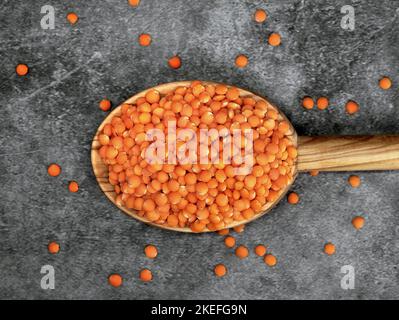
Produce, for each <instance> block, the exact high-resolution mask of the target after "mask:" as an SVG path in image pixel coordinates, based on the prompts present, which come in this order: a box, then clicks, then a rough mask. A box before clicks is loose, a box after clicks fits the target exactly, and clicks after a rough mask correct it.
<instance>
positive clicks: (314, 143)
mask: <svg viewBox="0 0 399 320" xmlns="http://www.w3.org/2000/svg"><path fill="white" fill-rule="evenodd" d="M398 169H399V135H397V136H395V135H392V136H336V137H327V136H325V137H324V136H323V137H298V171H310V170H319V171H364V170H398Z"/></svg>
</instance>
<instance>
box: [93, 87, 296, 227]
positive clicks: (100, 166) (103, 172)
mask: <svg viewBox="0 0 399 320" xmlns="http://www.w3.org/2000/svg"><path fill="white" fill-rule="evenodd" d="M202 82H203V83H205V84H213V85H217V84H218V83H215V82H208V81H202ZM190 83H191V81H179V82H171V83H166V84H161V85H158V86H156V87H153V88H149V89H147V90H144V91H142V92H140V93H138V94H136V95H134V96H132V97H131V98H129V99H128V100H126V101H125V102H124V103H127V104H134V103H135V101H136V100H137V99H138V98H140V97H143V96H145V94H146V93H147V92H148V91H149V90H154V89H155V90H158V91H159V92H160V93H161V94H165V93H167V92H170V91H172V90H174V89H175V88H177V87H178V86H189V85H190ZM238 89H239V90H240V95H241V96H253V97H254V98H255V100H257V101H258V100H264V101H265V102H266V103H267V104H268V107H269V108H272V109H275V110H277V111H278V112H279V120H286V121H287V122H288V123H289V125H290V130H289V132H288V134H287V135H288V136H290V138H291V139H292V141H293V143H294V145H295V146H297V134H296V132H295V129H294V127H293V126H292V124H291V122H290V121H289V120H288V119H287V118H286V116H285V115H284V114H283V113H282V112H281V111H280V110H279V109H278V108H277V107H276V106H274V105H273V104H271V103H270V102H269V101H268V100H267V99H265V98H263V97H261V96H259V95H256V94H254V93H252V92H250V91H247V90H244V89H241V88H238ZM120 112H121V111H120V106H118V107H117V108H115V109H114V110H113V111H112V112H111V113H110V114H109V115H108V116H107V117H106V118H105V119H104V121H103V122H102V123H101V125H100V126H99V127H98V129H97V132H96V134H95V136H94V138H93V142H92V146H91V163H92V166H93V171H94V174H95V176H96V179H97V182H98V184H99V186H100V188H101V190H102V191H103V192H104V193H105V195H106V196H107V197H108V199H109V200H111V201H112V202H113V203H114V204H115V205H116V206H117V207H118V208H119V209H121V210H122V211H123V212H125V213H126V214H128V215H129V216H131V217H133V218H135V219H138V220H140V221H142V222H145V223H147V224H150V225H152V226H155V227H159V228H163V229H168V230H173V231H179V232H192V230H191V229H190V228H174V227H169V226H167V225H160V224H156V223H152V222H150V221H148V220H147V219H145V218H143V217H141V216H139V215H138V214H137V213H136V211H135V210H131V209H128V208H126V207H124V206H122V205H120V204H118V203H116V202H115V198H116V194H115V192H114V187H113V186H112V185H111V184H110V183H109V182H108V167H107V166H106V165H105V164H104V163H103V161H102V159H101V157H100V155H99V152H98V150H99V148H100V147H101V146H100V143H99V142H98V134H99V133H100V132H101V130H102V129H103V128H104V126H105V124H107V123H110V122H111V120H112V118H113V117H114V116H117V115H119V114H120ZM292 173H293V179H292V181H290V182H289V183H288V185H287V187H286V188H285V189H283V190H281V191H280V194H279V196H278V198H277V200H276V201H275V202H273V203H268V204H266V206H265V207H264V208H263V210H262V212H260V213H258V214H256V215H255V216H254V217H253V218H251V219H249V220H244V221H235V222H233V223H232V224H230V225H228V226H226V228H232V227H235V226H238V225H241V224H244V223H248V222H250V221H252V220H255V219H257V218H260V217H261V216H263V215H264V214H266V213H267V212H269V211H270V210H271V209H272V208H273V207H274V206H275V205H276V204H277V203H278V202H279V201H280V200H281V198H283V197H284V195H285V194H286V193H287V191H288V190H289V188H290V187H291V185H292V183H293V182H294V180H295V178H296V174H297V168H296V166H294V167H293V172H292ZM209 231H210V230H208V229H205V230H204V232H209Z"/></svg>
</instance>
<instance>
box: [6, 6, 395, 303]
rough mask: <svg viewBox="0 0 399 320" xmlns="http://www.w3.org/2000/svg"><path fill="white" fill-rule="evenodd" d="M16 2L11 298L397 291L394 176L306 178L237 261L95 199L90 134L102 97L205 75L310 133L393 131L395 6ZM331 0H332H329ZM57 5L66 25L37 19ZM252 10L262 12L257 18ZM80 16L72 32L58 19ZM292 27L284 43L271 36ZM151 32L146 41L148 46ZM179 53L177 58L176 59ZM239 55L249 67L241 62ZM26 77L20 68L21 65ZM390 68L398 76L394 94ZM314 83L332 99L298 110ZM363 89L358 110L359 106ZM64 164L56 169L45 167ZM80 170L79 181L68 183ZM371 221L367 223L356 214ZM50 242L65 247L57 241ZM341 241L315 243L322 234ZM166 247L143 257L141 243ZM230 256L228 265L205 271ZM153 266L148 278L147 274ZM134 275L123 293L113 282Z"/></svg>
mask: <svg viewBox="0 0 399 320" xmlns="http://www.w3.org/2000/svg"><path fill="white" fill-rule="evenodd" d="M141 2H142V3H141V5H140V6H139V7H138V8H136V9H135V8H132V7H130V6H129V5H128V4H127V1H125V0H107V1H94V0H89V1H55V0H52V1H47V0H46V1H45V0H43V1H38V0H36V1H25V2H22V1H13V0H3V1H1V3H0V16H1V19H0V44H1V46H0V61H1V67H0V111H1V112H0V181H1V183H0V274H1V276H2V281H1V282H0V298H3V299H4V298H24V299H31V298H41V299H59V298H71V299H76V298H89V299H92V298H113V299H114V298H115V299H117V298H121V299H143V298H145V299H146V298H166V299H170V298H178V299H179V298H182V299H187V298H192V299H197V298H213V299H219V298H234V299H242V298H247V299H280V298H288V299H296V298H308V299H309V298H321V299H327V298H337V299H344V298H348V299H366V298H371V299H380V298H388V299H392V298H398V296H399V274H398V262H399V242H398V233H399V214H398V211H399V202H398V200H399V191H398V182H399V172H384V173H377V172H370V173H360V176H361V178H362V185H361V187H360V188H358V189H352V188H350V187H349V186H348V184H347V182H346V179H347V177H348V174H345V173H337V174H335V173H328V174H320V175H319V176H317V177H310V176H309V175H307V174H303V175H300V176H299V177H298V179H297V181H296V182H295V185H294V187H293V189H294V190H295V191H297V192H298V193H299V194H300V196H301V202H300V204H299V205H297V206H291V205H289V204H287V203H286V201H285V200H283V201H282V202H281V203H280V204H279V205H278V207H277V208H275V209H274V210H273V211H272V213H271V214H269V215H268V216H265V217H263V218H261V219H259V220H257V221H255V222H253V223H251V224H250V225H248V226H247V228H246V230H245V232H244V233H242V234H239V235H237V241H238V243H240V244H245V245H247V246H248V247H249V248H250V249H251V255H250V257H249V258H248V259H246V260H244V261H239V260H238V259H237V258H236V257H235V256H234V255H233V252H232V250H228V249H227V248H225V246H224V244H223V241H222V237H220V236H218V235H215V234H203V235H190V234H180V233H172V232H168V231H162V230H159V229H156V228H152V227H149V226H146V225H144V224H142V223H139V222H137V221H135V220H133V219H131V218H129V217H127V216H126V215H124V214H122V213H121V212H120V211H118V209H116V208H115V207H114V206H113V205H112V203H110V202H109V201H108V200H107V199H106V197H105V196H104V195H103V194H102V192H101V191H100V189H99V187H98V186H97V184H96V181H95V178H94V177H93V174H92V169H91V165H90V153H89V150H90V143H91V139H92V137H93V135H94V133H95V130H96V128H97V126H98V125H99V124H100V123H101V121H102V119H103V118H104V117H105V115H106V114H105V113H103V112H101V111H100V110H99V109H98V101H99V100H101V99H102V98H103V97H107V98H109V99H111V100H112V101H113V103H114V105H117V104H119V103H120V102H122V101H124V100H125V99H126V98H128V97H129V96H131V95H132V94H134V93H136V92H138V91H140V90H143V89H145V88H147V87H151V86H154V85H156V84H159V83H164V82H169V81H174V80H183V79H194V78H198V79H205V80H214V81H220V82H226V83H231V84H235V85H238V86H241V87H243V88H247V89H250V90H252V91H255V92H258V93H260V94H263V95H266V96H268V97H270V99H271V100H272V101H274V102H275V103H276V104H277V105H278V106H280V108H281V109H282V110H283V111H284V112H285V113H286V115H287V116H288V117H289V118H290V119H291V120H292V122H293V124H294V126H295V127H296V128H297V130H298V133H299V134H301V135H322V134H371V133H375V134H376V133H379V134H383V133H399V114H398V110H399V98H398V89H397V88H398V83H399V78H398V70H399V27H398V25H399V17H398V15H399V11H398V7H399V1H371V0H369V1H281V0H270V1H238V0H237V1H232V0H225V1H221V0H217V1H214V0H209V1H187V0H178V1H176V0H162V1H153V0H142V1H141ZM321 3H322V4H321ZM349 3H352V4H353V6H354V7H355V13H356V29H355V31H353V32H349V31H345V30H343V29H341V28H340V20H341V17H342V15H341V13H340V8H341V6H342V5H344V4H349ZM45 4H51V5H53V6H54V7H55V9H56V28H55V30H42V29H41V28H40V18H41V14H40V7H41V6H42V5H45ZM256 8H264V9H266V11H267V12H268V15H269V17H268V20H267V21H266V23H264V24H262V25H260V24H256V23H254V22H253V20H252V16H253V13H254V11H255V9H256ZM69 11H74V12H76V13H77V14H78V15H79V18H80V20H79V22H78V23H77V25H75V26H73V27H71V26H70V25H69V24H68V23H67V21H66V19H65V15H66V13H67V12H69ZM272 31H277V32H279V33H280V34H281V35H282V45H281V46H280V47H275V48H273V47H270V46H268V45H267V43H266V39H267V36H268V34H269V33H270V32H272ZM142 32H147V33H150V34H151V35H152V38H153V43H152V45H151V46H150V47H147V48H142V47H140V46H139V45H138V44H137V37H138V35H139V34H140V33H142ZM176 53H177V54H179V55H180V56H181V58H182V61H183V65H182V67H181V68H180V69H179V70H171V69H169V68H168V66H167V63H166V61H167V58H168V57H170V56H172V55H174V54H176ZM239 53H244V54H246V55H248V57H249V61H250V62H249V65H248V67H247V68H245V69H243V70H238V69H236V68H235V67H234V58H235V56H236V55H237V54H239ZM20 62H23V63H27V64H28V65H29V66H30V73H29V75H28V76H26V77H22V78H21V77H17V76H16V75H15V72H14V68H15V65H16V64H17V63H20ZM382 75H387V76H389V77H391V79H392V80H393V88H392V89H391V90H389V91H383V90H381V89H379V87H378V79H379V78H380V77H381V76H382ZM304 95H311V96H314V97H318V96H320V95H326V96H328V97H329V98H330V101H331V107H330V108H329V109H328V110H326V111H317V110H311V111H306V110H304V109H303V108H302V107H300V99H301V97H302V96H304ZM348 99H354V100H356V101H357V102H358V103H359V104H360V112H359V113H358V114H356V115H354V116H351V117H350V116H348V115H346V114H345V112H344V103H345V102H346V101H347V100H348ZM51 162H57V163H59V164H60V165H61V166H62V168H63V171H62V174H61V176H60V177H58V178H51V177H49V176H48V175H47V172H46V167H47V165H48V164H49V163H51ZM71 179H75V180H77V181H78V182H79V183H80V187H81V189H80V191H79V192H78V193H77V194H71V193H69V192H68V190H67V182H68V181H69V180H71ZM356 214H361V215H363V216H365V217H366V225H365V227H364V228H363V229H362V230H361V231H355V230H354V229H353V227H352V226H351V223H350V221H351V219H352V217H353V216H354V215H356ZM52 240H56V241H58V242H60V244H61V252H60V253H59V254H58V255H50V254H49V253H48V252H47V249H46V246H47V243H48V242H49V241H52ZM327 241H332V242H334V243H335V244H336V247H337V254H336V255H334V256H326V255H325V254H323V253H322V248H323V245H324V243H325V242H327ZM148 243H152V244H155V245H156V246H157V247H158V249H159V256H158V258H157V259H156V260H154V261H149V260H148V259H146V258H145V257H144V254H143V248H144V246H145V245H146V244H148ZM258 243H263V244H266V245H267V246H268V247H269V248H270V250H271V251H272V252H273V253H274V254H275V255H276V256H277V258H278V260H279V262H278V265H277V266H276V267H275V268H268V267H266V266H265V264H264V263H263V262H262V260H261V259H260V258H259V257H256V256H255V255H254V254H253V252H252V250H253V247H254V246H255V245H256V244H258ZM220 262H223V263H225V264H226V265H227V267H228V269H229V274H228V276H226V277H224V278H222V279H217V278H215V276H214V275H213V272H212V268H213V266H214V265H215V264H217V263H220ZM45 264H51V265H53V266H54V267H55V271H56V289H55V290H47V291H45V290H42V289H41V288H40V279H41V275H40V268H41V266H42V265H45ZM346 264H351V265H353V266H354V267H355V271H356V288H355V289H354V290H348V291H345V290H342V289H341V288H340V279H341V276H342V274H340V268H341V266H343V265H346ZM142 267H149V268H150V269H151V270H152V271H153V274H154V281H153V282H151V283H147V284H143V283H141V282H140V281H139V280H138V272H139V270H140V269H141V268H142ZM112 272H118V273H120V274H122V275H123V277H124V279H125V282H124V285H123V286H122V287H120V288H118V289H115V288H111V287H110V286H109V285H107V276H108V274H110V273H112Z"/></svg>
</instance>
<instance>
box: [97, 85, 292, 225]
mask: <svg viewBox="0 0 399 320" xmlns="http://www.w3.org/2000/svg"><path fill="white" fill-rule="evenodd" d="M170 121H175V122H176V124H177V132H178V131H179V130H181V129H191V130H192V131H193V132H195V133H197V137H199V131H200V130H201V129H216V130H217V131H218V132H221V130H223V129H224V130H225V129H228V130H229V132H232V131H233V130H235V129H241V132H246V130H247V132H248V129H252V130H253V131H252V132H253V159H252V160H253V167H252V169H251V170H250V173H249V174H247V175H236V174H235V170H234V169H235V168H237V167H239V166H240V164H239V163H234V161H231V163H223V161H222V160H223V159H220V161H219V162H218V163H215V164H213V162H212V163H206V164H201V163H198V164H197V163H193V164H179V163H177V164H169V163H164V164H162V163H155V164H154V163H152V164H150V163H149V162H148V161H147V160H146V159H145V156H144V154H145V152H146V150H147V148H148V147H149V145H150V143H151V142H150V141H147V139H146V133H147V132H148V131H149V130H150V129H154V128H155V129H160V130H162V132H164V133H165V137H166V139H168V134H171V133H170V132H169V131H168V123H170ZM291 134H292V130H291V127H290V124H289V123H288V121H286V120H285V119H284V118H283V117H282V116H281V115H280V114H279V112H278V111H277V110H276V109H275V108H274V107H273V106H271V105H270V104H269V103H267V102H266V101H265V100H262V99H260V98H258V97H255V96H250V95H248V96H247V95H246V96H240V91H239V90H238V89H237V88H235V87H229V86H226V85H223V84H218V85H214V84H208V83H202V82H200V81H193V82H192V83H191V84H190V85H189V86H179V87H177V88H175V89H174V90H173V91H171V92H168V93H166V94H164V95H161V94H160V92H158V91H156V90H150V91H148V92H147V93H146V94H145V96H144V97H141V98H139V99H137V101H136V102H135V104H133V105H130V104H123V105H122V106H121V107H120V112H119V114H117V115H115V116H114V117H113V118H112V120H111V121H110V122H109V123H107V124H106V125H105V126H104V128H103V130H102V131H101V132H100V134H99V136H98V138H99V142H100V144H101V148H100V149H99V154H100V156H101V158H102V159H103V161H104V163H105V164H107V165H108V169H109V182H110V184H112V185H113V186H114V189H115V192H116V195H117V196H116V202H117V203H118V204H120V205H122V206H125V207H126V208H128V209H134V210H136V211H137V213H138V214H139V215H140V216H141V217H144V218H145V219H146V220H148V221H150V222H153V223H157V224H160V225H166V226H169V227H180V228H185V227H189V228H191V230H192V231H194V232H201V231H205V230H206V229H207V230H210V231H214V230H220V229H223V228H226V227H228V226H229V225H231V224H232V223H235V222H237V221H238V222H240V221H242V222H244V221H246V220H250V219H252V218H253V217H254V216H255V215H257V214H259V213H261V212H262V210H263V209H264V208H265V206H267V204H268V203H271V202H274V201H275V200H276V199H277V198H278V196H279V195H280V194H281V193H282V192H283V191H284V189H285V188H286V186H287V185H288V184H289V183H290V182H291V181H292V180H293V172H294V167H295V161H296V158H297V149H296V147H295V146H294V142H293V140H292V137H291ZM173 138H174V139H175V138H176V137H173ZM214 139H219V136H217V137H214ZM177 143H178V144H179V141H178V142H177ZM198 143H200V141H198ZM208 143H209V145H210V144H211V143H212V137H211V139H210V140H209V141H208ZM248 143H252V141H248V140H245V137H244V139H241V144H240V145H239V146H238V149H239V150H241V153H242V154H244V152H245V146H246V144H248ZM200 147H202V146H199V148H197V150H198V159H199V152H200V151H199V150H200ZM221 153H222V152H221ZM251 156H252V155H251Z"/></svg>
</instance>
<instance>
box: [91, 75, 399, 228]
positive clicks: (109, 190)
mask: <svg viewBox="0 0 399 320" xmlns="http://www.w3.org/2000/svg"><path fill="white" fill-rule="evenodd" d="M190 83H191V81H179V82H171V83H166V84H162V85H159V86H156V87H154V88H150V89H147V90H144V91H142V92H140V93H138V94H136V95H134V96H133V97H131V98H129V99H128V100H126V101H125V102H124V103H127V104H134V103H135V102H136V100H137V99H138V98H140V97H143V96H145V94H146V93H147V92H148V91H149V90H158V91H159V92H160V93H161V94H165V93H168V92H170V91H172V90H174V89H176V88H177V87H179V86H189V85H190ZM203 83H205V84H212V85H217V84H218V83H215V82H206V81H203ZM238 89H239V91H240V95H241V96H248V95H249V96H253V97H254V98H255V99H256V100H264V101H265V102H266V103H267V104H268V107H269V108H274V109H275V110H277V111H278V112H279V117H280V120H282V119H284V120H286V121H287V122H288V123H289V125H290V128H291V129H290V132H289V133H288V135H290V136H291V139H292V141H293V143H294V145H295V146H296V147H297V148H298V161H297V164H296V166H295V167H294V168H293V172H292V173H293V179H292V180H291V181H290V182H289V183H288V185H287V186H286V188H285V189H283V190H281V191H280V193H279V196H278V198H277V199H276V201H274V202H273V203H267V204H266V206H265V207H264V208H263V211H262V212H261V213H259V214H256V215H255V216H254V217H253V218H251V219H249V220H245V221H235V222H233V223H231V224H230V225H228V226H226V227H225V228H232V227H235V226H238V225H241V224H243V223H248V222H250V221H252V220H255V219H257V218H260V217H261V216H263V215H264V214H266V213H267V212H269V211H270V210H271V209H272V208H273V207H274V206H275V205H276V204H277V203H278V202H279V201H280V200H281V198H282V197H284V195H285V194H286V193H287V191H288V190H289V188H290V186H291V185H292V183H293V182H294V180H295V177H296V174H297V171H299V172H303V171H310V170H319V171H354V170H359V171H362V170H397V169H399V136H341V137H297V134H296V132H295V129H294V127H293V126H292V124H291V122H290V121H289V120H288V119H287V118H286V117H285V115H284V114H283V113H282V112H281V111H280V110H278V108H277V107H275V106H274V105H272V104H271V103H270V102H269V101H267V99H265V98H263V97H260V96H259V95H256V94H254V93H252V92H249V91H247V90H244V89H240V88H238ZM120 112H121V110H120V106H119V107H117V108H115V110H113V111H112V112H111V113H110V114H109V115H108V116H107V117H106V118H105V120H104V121H103V122H102V123H101V125H100V126H99V127H98V129H97V132H96V134H95V136H94V138H93V143H92V147H91V162H92V166H93V171H94V174H95V176H96V179H97V182H98V184H99V185H100V188H101V190H102V191H103V192H104V193H105V195H106V196H107V197H108V198H109V199H110V200H111V201H112V202H113V203H114V204H115V205H116V206H117V207H118V208H119V209H121V210H122V211H124V212H125V213H127V214H128V215H129V216H132V217H134V218H136V219H138V220H140V221H142V222H145V223H148V224H150V225H152V226H156V227H159V228H163V229H169V230H174V231H180V232H193V231H192V230H191V229H190V228H177V227H169V226H167V225H160V224H156V223H152V222H149V221H148V220H146V219H145V218H143V217H141V216H139V215H138V214H137V213H136V211H135V210H132V209H128V208H126V207H124V206H121V205H118V204H117V203H116V202H115V198H116V194H115V191H114V186H113V185H111V184H110V183H109V182H108V167H107V165H105V164H104V163H103V161H102V159H101V157H100V155H99V152H98V150H99V148H100V147H101V145H100V143H99V141H98V135H99V133H100V132H101V131H102V129H103V128H104V126H105V124H107V123H110V122H111V120H112V118H113V117H114V116H117V115H119V114H120ZM208 231H210V230H208V229H205V230H204V232H208Z"/></svg>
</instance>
